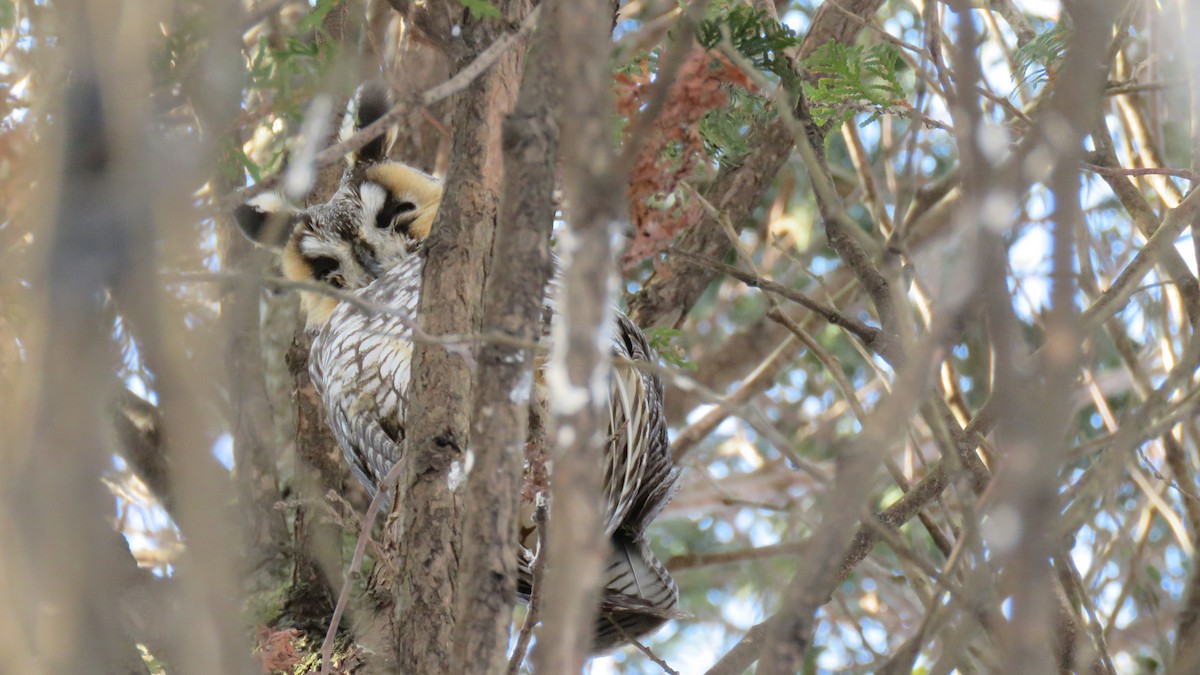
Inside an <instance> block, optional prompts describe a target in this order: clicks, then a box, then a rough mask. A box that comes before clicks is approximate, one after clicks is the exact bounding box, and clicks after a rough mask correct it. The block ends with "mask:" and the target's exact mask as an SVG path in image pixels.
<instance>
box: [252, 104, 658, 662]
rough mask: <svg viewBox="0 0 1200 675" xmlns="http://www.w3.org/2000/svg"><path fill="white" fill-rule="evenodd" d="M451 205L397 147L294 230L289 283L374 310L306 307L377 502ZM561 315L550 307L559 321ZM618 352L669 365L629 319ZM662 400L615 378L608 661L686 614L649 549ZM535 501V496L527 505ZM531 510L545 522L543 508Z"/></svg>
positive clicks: (334, 402) (367, 116)
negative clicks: (432, 243) (437, 223)
mask: <svg viewBox="0 0 1200 675" xmlns="http://www.w3.org/2000/svg"><path fill="white" fill-rule="evenodd" d="M380 96H381V93H380V92H379V91H378V90H373V89H369V88H364V89H363V90H362V93H360V96H359V101H358V110H359V114H358V126H359V127H362V126H365V125H367V124H369V123H370V122H371V121H372V120H373V119H375V118H376V117H377V116H378V115H380V114H382V112H383V110H386V103H385V102H381V101H380V100H377V99H378V97H380ZM440 200H441V185H440V184H439V183H438V182H437V181H436V180H435V179H433V178H432V177H430V176H428V175H426V174H424V173H422V172H420V171H417V170H415V169H412V168H410V167H407V166H405V165H403V164H399V163H396V162H390V161H387V160H386V147H385V145H384V144H382V143H377V144H375V145H373V146H368V148H365V149H364V150H363V151H361V152H360V154H359V155H358V156H357V157H355V158H354V159H353V161H352V164H351V167H350V168H349V169H348V170H347V171H346V174H345V175H344V176H343V179H342V183H341V186H340V188H339V190H338V192H337V193H336V194H335V195H334V196H333V197H332V198H331V199H330V200H329V201H328V202H326V203H324V204H320V205H317V206H313V207H310V208H309V209H307V210H305V211H295V212H291V213H290V214H287V215H286V216H285V217H284V220H285V224H286V227H285V228H282V229H284V230H286V231H285V232H284V234H286V235H287V241H286V245H285V247H284V251H283V259H284V271H285V274H287V276H288V277H289V278H293V279H306V280H314V279H315V280H318V281H324V282H326V283H330V284H332V285H334V286H337V287H340V288H343V289H345V290H347V291H349V292H351V293H353V294H354V295H355V296H356V297H357V298H358V299H360V300H361V301H362V302H361V303H357V304H356V303H349V302H338V301H337V300H336V299H335V298H332V297H330V296H328V295H320V294H315V293H305V294H304V297H303V304H304V308H305V310H306V312H307V315H308V322H309V323H308V325H309V328H310V329H311V330H314V331H315V332H316V336H315V338H314V340H313V344H312V351H311V354H310V360H309V368H310V371H311V373H312V378H313V382H314V384H315V385H316V387H317V389H318V391H319V392H320V395H321V400H322V402H323V403H324V405H325V409H326V414H327V418H328V422H329V426H330V428H331V429H332V431H333V434H334V437H335V438H336V439H337V441H338V444H339V445H340V446H341V448H342V450H343V452H344V454H345V456H346V460H347V462H348V463H349V465H350V468H351V471H352V472H353V473H354V475H355V477H357V478H358V480H359V481H361V482H362V484H363V486H364V487H365V488H366V489H367V491H368V492H370V493H371V494H374V493H375V492H376V491H377V490H378V489H379V488H380V487H381V485H380V484H381V482H382V480H383V478H384V476H385V475H386V474H387V473H388V471H389V470H390V469H391V467H392V466H393V465H394V464H395V462H397V461H398V460H399V459H400V456H401V450H402V447H403V443H404V428H405V427H404V422H405V414H406V409H407V401H406V400H405V393H406V391H407V389H408V382H409V378H410V375H411V373H410V367H411V360H412V343H411V330H410V328H409V326H410V325H411V324H412V323H413V320H414V319H415V315H416V310H417V301H418V298H419V295H420V290H421V273H422V268H423V266H424V260H425V259H424V256H423V255H421V254H420V253H419V243H420V241H421V240H422V239H424V238H425V237H426V236H428V234H429V228H430V226H431V225H432V222H433V219H434V216H435V214H436V211H437V207H438V204H439V203H440ZM267 207H268V205H267V204H266V203H263V202H259V203H251V204H250V205H247V206H245V207H242V208H240V209H239V212H238V220H239V223H241V224H242V226H243V229H244V230H246V232H247V233H248V234H249V235H251V237H252V238H255V239H260V240H261V238H262V234H263V233H264V232H266V231H269V230H270V229H271V228H270V227H264V225H265V224H266V223H267V222H268V214H267V213H266V211H267ZM277 241H278V240H277ZM552 304H553V302H552V299H551V298H550V297H547V298H546V299H544V305H545V306H546V307H547V308H548V311H549V308H550V307H552ZM380 308H386V311H380ZM613 352H614V354H616V355H619V356H622V357H625V358H627V359H630V360H632V361H647V362H653V361H654V360H655V358H656V356H655V354H654V352H653V350H652V349H651V348H650V346H649V344H648V343H647V342H646V338H645V335H644V334H643V333H642V332H641V330H640V329H638V328H637V326H635V325H634V324H633V322H631V321H630V320H629V319H628V317H626V316H624V315H623V314H619V315H618V317H617V322H616V334H615V336H614V339H613ZM539 367H540V366H539ZM662 397H663V387H662V382H661V381H660V380H659V378H658V377H656V376H655V375H653V374H651V373H649V372H647V371H646V370H640V369H637V368H634V367H630V366H628V365H620V364H619V365H617V366H616V367H615V368H614V373H613V379H612V383H611V385H610V396H609V416H610V419H609V439H608V443H607V446H606V447H605V448H603V449H600V448H598V450H602V451H603V452H604V483H603V485H604V505H605V524H606V525H605V532H606V534H607V535H608V536H610V537H611V539H612V542H613V553H612V556H611V557H610V559H609V564H608V566H607V568H606V571H605V577H604V580H603V581H604V589H605V590H604V593H603V596H602V598H601V617H600V619H599V623H598V625H597V627H596V640H595V648H596V650H597V651H603V650H607V649H610V648H612V647H615V646H617V645H620V644H623V643H625V642H627V641H628V640H629V639H630V638H636V637H641V636H643V635H645V634H647V633H649V632H650V631H652V630H654V629H656V628H657V627H658V626H660V625H662V623H664V622H665V621H667V620H668V619H670V618H671V617H673V616H675V615H676V614H677V611H676V609H675V607H676V605H677V602H678V591H677V589H676V587H675V584H674V581H673V580H672V579H671V577H670V575H669V574H668V573H667V571H666V569H665V568H664V567H663V565H662V564H661V563H660V562H659V561H658V559H657V558H656V557H655V556H654V554H653V552H651V550H650V548H649V546H648V544H647V542H646V539H645V530H646V527H647V526H648V525H649V524H650V522H651V521H652V520H653V519H654V518H655V517H656V516H657V515H658V513H659V512H660V511H661V510H662V508H663V507H664V506H665V505H666V504H667V502H668V501H669V500H670V498H671V496H672V495H673V494H674V491H675V488H676V484H677V477H678V471H677V470H676V469H675V467H674V465H673V464H672V461H671V455H670V449H669V446H668V443H667V436H666V423H665V419H664V416H663V406H662ZM530 492H531V491H529V490H526V491H525V494H526V497H525V501H526V502H529V501H530V498H531V494H530ZM402 498H403V496H401V499H402ZM523 511H524V512H526V513H530V512H532V505H531V504H528V503H527V504H526V505H525V508H523ZM533 542H536V537H526V538H524V539H523V540H522V542H521V551H520V565H519V578H518V590H519V593H520V595H521V597H522V598H524V599H528V595H529V592H530V589H531V584H532V561H533V553H534V552H533V551H532V550H530V549H531V548H533V546H534V543H533Z"/></svg>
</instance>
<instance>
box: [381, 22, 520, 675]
mask: <svg viewBox="0 0 1200 675" xmlns="http://www.w3.org/2000/svg"><path fill="white" fill-rule="evenodd" d="M522 4H523V3H520V2H517V1H513V2H509V3H505V7H504V12H505V14H506V15H509V16H518V15H520V14H521V13H522V12H519V11H518V8H519V7H521V5H522ZM460 25H461V40H459V41H455V43H454V45H455V47H456V49H455V53H454V61H455V70H456V71H457V70H458V69H459V68H462V67H463V66H465V65H466V64H468V63H469V62H470V61H471V59H472V58H474V56H475V55H477V54H478V53H479V52H480V51H481V50H483V49H484V48H486V47H487V46H488V45H489V44H491V42H492V41H493V40H494V39H495V37H496V36H497V35H498V34H499V32H500V26H499V25H498V22H492V21H488V20H484V21H480V20H478V19H476V18H475V17H474V16H466V17H464V18H463V21H462V23H461V24H460ZM519 63H520V59H519V54H517V53H516V52H515V51H510V52H508V53H506V54H505V55H504V56H502V57H501V58H500V60H499V61H498V62H497V63H496V64H495V65H494V66H492V68H491V69H489V70H488V71H487V72H486V73H484V74H483V75H482V76H480V77H479V78H478V79H476V80H475V81H474V82H473V83H472V84H471V85H470V86H469V87H468V88H467V89H466V90H465V91H464V92H463V93H461V94H459V95H458V96H457V97H456V99H455V103H454V113H453V114H454V125H453V145H452V146H451V151H450V167H449V172H448V174H447V176H446V192H445V194H446V197H445V199H444V201H443V202H442V205H441V209H440V211H439V213H438V218H437V221H436V222H435V223H434V226H433V233H432V235H431V236H430V238H429V239H428V241H427V242H426V248H425V252H426V253H425V255H426V262H425V271H424V280H423V286H422V292H421V300H420V303H419V306H418V316H419V317H420V327H421V329H422V330H424V331H425V332H426V333H428V334H430V335H469V334H473V333H476V332H478V331H479V329H480V326H481V319H482V311H481V308H482V301H483V288H484V284H485V282H486V280H487V276H488V273H489V269H490V265H489V257H490V256H489V254H490V252H491V249H492V243H493V235H494V228H495V223H496V209H497V205H498V203H499V193H500V183H501V178H502V175H503V173H502V164H501V150H500V128H501V124H502V122H503V119H504V115H506V114H507V113H508V112H509V111H510V110H511V109H512V105H513V102H514V100H515V98H516V92H517V86H518V82H519V77H520V72H519V70H518V67H519ZM472 366H473V364H472V363H471V362H470V361H469V360H468V358H467V357H466V356H465V354H464V353H463V351H462V350H458V349H454V350H450V349H447V348H446V347H444V346H441V345H431V344H427V343H425V344H417V345H415V346H414V354H413V370H412V372H413V379H412V382H411V383H410V386H409V392H408V397H409V401H410V402H411V403H410V407H409V410H408V413H407V422H408V427H407V428H406V430H405V431H406V441H405V452H404V459H403V461H404V462H405V464H406V466H405V468H404V470H403V473H402V475H401V478H400V488H399V492H398V494H400V495H402V499H401V500H398V501H399V502H401V503H402V504H403V506H402V513H401V516H400V517H399V518H398V519H397V520H396V525H395V526H394V527H393V528H392V531H391V535H392V536H393V537H394V538H395V539H396V541H398V542H399V543H400V553H399V573H398V575H397V579H396V586H395V588H394V594H395V597H396V607H395V612H394V617H395V621H396V625H397V635H396V639H395V644H396V645H397V652H398V658H399V662H398V663H397V666H396V667H397V670H398V671H399V672H408V673H434V672H452V671H451V667H452V663H453V654H452V652H453V650H452V642H453V636H454V624H455V618H456V617H455V610H456V608H457V596H458V580H459V574H458V571H459V570H458V566H459V560H460V555H461V535H462V532H461V512H462V511H461V509H462V503H461V495H460V493H459V492H457V491H456V490H455V489H454V487H455V485H453V484H452V483H451V473H452V471H457V472H462V471H464V464H463V463H464V462H465V461H466V457H465V452H466V450H467V447H468V439H469V432H470V423H471V410H472V405H471V404H472V400H473V398H472V396H473V384H474V372H473V369H472Z"/></svg>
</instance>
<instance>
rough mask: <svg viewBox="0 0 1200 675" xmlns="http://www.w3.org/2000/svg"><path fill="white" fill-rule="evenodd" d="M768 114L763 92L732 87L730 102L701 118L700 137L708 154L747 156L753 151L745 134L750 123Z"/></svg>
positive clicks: (715, 155) (730, 156) (727, 158)
mask: <svg viewBox="0 0 1200 675" xmlns="http://www.w3.org/2000/svg"><path fill="white" fill-rule="evenodd" d="M769 114H770V111H769V108H768V107H767V103H766V101H765V100H764V99H763V97H762V96H759V95H757V94H751V93H750V92H747V91H746V90H744V89H741V88H738V87H731V88H730V89H729V103H728V104H727V105H725V106H724V107H722V108H717V109H716V110H710V111H709V112H708V113H707V114H705V115H704V118H703V119H701V120H700V127H699V130H700V137H701V138H703V139H704V145H705V149H706V150H707V151H708V154H709V156H710V157H716V158H718V159H720V160H721V161H722V162H725V161H727V160H729V159H736V158H739V157H742V156H744V155H745V154H746V153H747V152H749V151H750V146H749V144H748V142H747V136H746V133H747V131H748V130H749V128H750V125H751V124H753V123H754V122H755V121H756V120H759V119H762V118H765V117H767V116H768V115H769Z"/></svg>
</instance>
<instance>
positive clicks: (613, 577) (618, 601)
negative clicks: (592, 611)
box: [592, 532, 682, 653]
mask: <svg viewBox="0 0 1200 675" xmlns="http://www.w3.org/2000/svg"><path fill="white" fill-rule="evenodd" d="M612 543H613V551H612V555H611V556H610V557H609V559H608V566H607V567H606V568H605V570H604V575H603V577H602V579H603V584H604V585H603V588H604V591H603V592H602V594H601V596H600V615H599V616H598V617H597V619H596V636H595V641H594V644H593V647H592V649H593V650H594V651H595V652H597V653H598V652H604V651H608V650H610V649H613V648H615V647H619V646H621V645H623V644H625V643H626V642H629V641H630V640H633V639H636V638H640V637H643V636H645V635H647V634H649V633H651V632H653V631H654V630H656V629H657V628H658V627H659V626H661V625H663V624H664V623H666V622H667V621H670V620H671V619H673V618H677V617H679V616H682V613H681V612H680V611H678V610H677V609H676V608H675V606H676V605H677V604H678V602H679V590H678V589H677V588H676V587H675V581H674V580H673V579H672V578H671V574H670V573H669V572H667V568H666V567H664V566H663V564H662V563H661V562H659V560H658V558H656V557H655V556H654V552H653V551H651V550H650V546H649V545H647V544H646V541H645V540H644V539H642V538H640V537H631V536H629V535H627V534H626V533H623V532H617V533H616V534H614V535H613V539H612Z"/></svg>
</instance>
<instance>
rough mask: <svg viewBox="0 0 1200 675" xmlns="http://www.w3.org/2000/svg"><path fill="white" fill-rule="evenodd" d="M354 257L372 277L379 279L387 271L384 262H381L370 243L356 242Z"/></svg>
mask: <svg viewBox="0 0 1200 675" xmlns="http://www.w3.org/2000/svg"><path fill="white" fill-rule="evenodd" d="M353 250H354V259H355V261H356V262H358V264H359V265H360V266H362V268H363V269H364V270H366V271H367V274H369V275H371V278H373V279H378V278H379V277H381V276H383V273H384V272H386V271H387V269H385V268H384V266H383V263H381V262H379V256H378V255H376V254H375V249H374V247H372V246H371V245H369V244H365V243H359V242H355V244H354V246H353Z"/></svg>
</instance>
